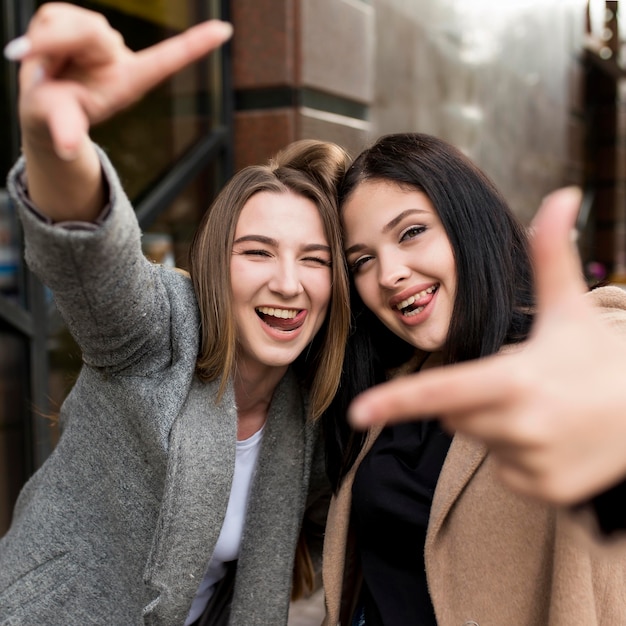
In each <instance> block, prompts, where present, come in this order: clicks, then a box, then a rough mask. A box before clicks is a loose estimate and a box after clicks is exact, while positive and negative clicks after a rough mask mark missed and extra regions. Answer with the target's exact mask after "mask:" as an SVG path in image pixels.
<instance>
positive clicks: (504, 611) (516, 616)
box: [323, 288, 626, 626]
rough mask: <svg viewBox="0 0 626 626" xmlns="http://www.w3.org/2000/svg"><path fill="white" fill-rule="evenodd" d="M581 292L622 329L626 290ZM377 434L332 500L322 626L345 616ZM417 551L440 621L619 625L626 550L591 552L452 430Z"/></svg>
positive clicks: (470, 625)
mask: <svg viewBox="0 0 626 626" xmlns="http://www.w3.org/2000/svg"><path fill="white" fill-rule="evenodd" d="M589 297H591V298H593V299H594V301H595V302H596V303H597V304H598V305H600V306H602V307H604V309H603V311H602V315H603V317H605V318H607V319H608V321H609V322H610V323H612V324H614V325H616V326H617V327H618V330H619V332H621V333H623V334H625V335H626V293H624V292H622V291H621V290H618V289H617V288H603V289H598V290H595V291H594V292H591V294H590V295H589ZM379 433H380V429H376V430H372V431H371V432H370V433H369V434H368V438H367V441H366V444H365V446H364V449H363V450H362V451H361V454H360V455H359V457H358V459H357V461H356V463H355V465H354V467H353V468H352V469H351V471H350V472H349V474H348V475H347V477H346V479H345V480H344V482H343V484H342V486H341V488H340V490H339V492H338V494H337V496H336V498H334V500H333V502H332V504H331V509H330V512H329V517H328V523H327V531H326V539H325V545H324V566H323V579H324V588H325V593H326V608H327V617H326V620H325V622H324V623H325V624H326V625H327V626H331V625H332V626H334V625H335V624H338V623H341V625H342V626H349V624H350V622H349V615H350V614H351V611H352V608H353V603H354V601H355V598H356V595H357V593H358V584H359V573H358V571H357V568H356V567H355V566H354V543H353V542H354V537H353V532H352V529H351V527H350V523H349V522H350V509H351V492H352V483H353V480H354V475H355V472H356V469H357V467H358V465H359V463H360V462H361V460H362V458H363V457H364V456H365V454H366V453H367V451H368V450H369V449H370V448H371V446H372V444H373V443H374V441H375V440H376V437H377V436H378V434H379ZM424 558H425V563H426V573H427V579H428V586H429V592H430V596H431V598H432V602H433V605H434V608H435V614H436V616H437V622H438V624H439V625H440V626H540V625H546V626H548V625H549V626H573V625H578V624H580V625H581V626H593V625H600V624H602V625H605V626H622V625H626V553H625V552H624V551H621V550H619V551H618V550H616V551H615V552H612V553H611V552H610V551H606V550H605V551H596V550H594V549H593V546H592V545H591V542H584V541H581V536H580V528H579V527H578V526H577V525H576V523H575V521H574V520H573V518H572V517H571V516H570V515H569V514H568V513H567V512H566V511H558V510H555V509H553V508H550V507H548V506H546V505H543V504H541V503H538V502H535V501H532V500H529V499H527V498H523V497H520V496H518V495H516V494H514V493H513V492H511V491H509V490H508V489H507V488H506V487H504V486H503V485H502V484H501V483H500V482H499V480H498V479H497V478H496V477H495V475H494V467H493V463H492V461H491V458H490V456H489V455H488V454H487V451H486V449H485V447H484V446H483V445H481V444H479V443H477V442H475V441H472V440H469V439H468V438H466V437H464V436H461V435H456V436H455V437H454V438H453V441H452V444H451V446H450V450H449V452H448V455H447V457H446V460H445V463H444V465H443V468H442V471H441V474H440V477H439V481H438V483H437V488H436V490H435V494H434V499H433V504H432V510H431V516H430V521H429V526H428V531H427V536H426V545H425V553H424ZM342 586H343V593H342ZM407 626H413V625H407Z"/></svg>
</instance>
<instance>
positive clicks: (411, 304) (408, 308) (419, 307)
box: [395, 283, 440, 317]
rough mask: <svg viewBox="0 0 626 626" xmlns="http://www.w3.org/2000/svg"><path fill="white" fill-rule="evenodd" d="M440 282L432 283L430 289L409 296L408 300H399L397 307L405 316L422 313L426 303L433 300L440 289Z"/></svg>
mask: <svg viewBox="0 0 626 626" xmlns="http://www.w3.org/2000/svg"><path fill="white" fill-rule="evenodd" d="M439 285H440V283H437V284H436V285H431V286H430V287H428V289H424V290H423V291H420V292H419V293H416V294H415V295H413V296H409V297H408V298H407V299H406V300H402V302H398V304H396V306H395V308H396V309H397V310H398V311H400V313H402V315H404V317H412V316H413V315H418V314H419V313H421V312H422V311H423V310H424V308H425V307H426V305H427V304H428V303H429V302H430V301H431V300H432V296H433V294H434V293H436V291H437V289H439Z"/></svg>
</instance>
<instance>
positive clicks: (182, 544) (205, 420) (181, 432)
mask: <svg viewBox="0 0 626 626" xmlns="http://www.w3.org/2000/svg"><path fill="white" fill-rule="evenodd" d="M217 384H218V383H208V384H204V383H202V382H200V381H199V380H197V379H194V381H193V384H192V387H191V391H190V394H189V397H188V400H187V403H186V404H185V406H184V408H183V410H182V412H181V413H180V415H179V416H178V418H177V419H176V421H175V422H174V425H173V427H172V431H171V434H170V441H169V454H168V466H167V477H166V484H165V490H164V494H163V501H162V503H161V510H160V515H159V522H158V527H157V533H156V536H155V541H154V544H153V547H152V551H151V554H150V557H149V559H148V565H147V567H146V570H145V572H144V579H145V582H146V584H147V585H148V586H149V587H151V588H153V589H155V590H156V591H157V592H158V594H159V595H158V597H157V599H156V600H155V601H154V602H152V604H151V605H150V606H149V607H146V610H145V614H146V616H147V617H148V619H147V622H148V623H151V624H176V623H182V622H183V621H184V619H185V618H186V616H187V611H188V608H189V606H190V603H191V600H192V598H193V596H194V594H195V592H196V590H197V587H198V585H199V583H200V581H201V580H202V577H203V576H204V572H205V570H206V567H207V564H208V562H209V558H210V556H211V554H212V553H213V550H214V548H215V544H216V542H217V539H218V536H219V533H220V530H221V527H222V523H223V520H224V516H225V514H226V507H227V505H228V499H229V495H230V489H231V485H232V479H233V473H234V467H235V442H236V439H237V410H236V406H235V401H234V394H233V391H232V387H231V386H229V388H228V389H227V392H226V393H225V394H224V397H223V399H222V402H221V403H220V404H219V405H216V404H215V393H216V390H217Z"/></svg>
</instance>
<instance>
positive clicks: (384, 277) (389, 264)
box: [378, 251, 411, 289]
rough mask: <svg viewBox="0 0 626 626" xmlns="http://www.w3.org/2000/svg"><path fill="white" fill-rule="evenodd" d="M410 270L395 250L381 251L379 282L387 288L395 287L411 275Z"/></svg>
mask: <svg viewBox="0 0 626 626" xmlns="http://www.w3.org/2000/svg"><path fill="white" fill-rule="evenodd" d="M410 273H411V272H410V270H409V268H408V267H407V265H406V264H405V263H404V262H403V260H402V257H401V255H398V254H396V253H394V252H393V251H386V252H381V253H379V258H378V283H379V284H380V286H381V287H384V288H385V289H393V288H394V287H397V286H398V283H401V282H402V281H403V280H405V279H406V278H408V277H409V275H410Z"/></svg>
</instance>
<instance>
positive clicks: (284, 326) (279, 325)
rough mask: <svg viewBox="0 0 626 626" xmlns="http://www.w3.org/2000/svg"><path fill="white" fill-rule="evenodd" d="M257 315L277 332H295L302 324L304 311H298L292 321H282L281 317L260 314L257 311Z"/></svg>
mask: <svg viewBox="0 0 626 626" xmlns="http://www.w3.org/2000/svg"><path fill="white" fill-rule="evenodd" d="M257 315H258V316H259V317H260V318H261V319H262V320H263V321H264V322H265V323H266V324H267V325H268V326H271V327H272V328H275V329H277V330H284V331H289V330H295V329H296V328H300V326H302V324H303V323H304V318H305V311H300V313H298V315H296V316H295V317H294V318H292V319H283V318H282V317H275V316H274V315H266V314H265V313H261V312H260V311H257Z"/></svg>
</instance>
